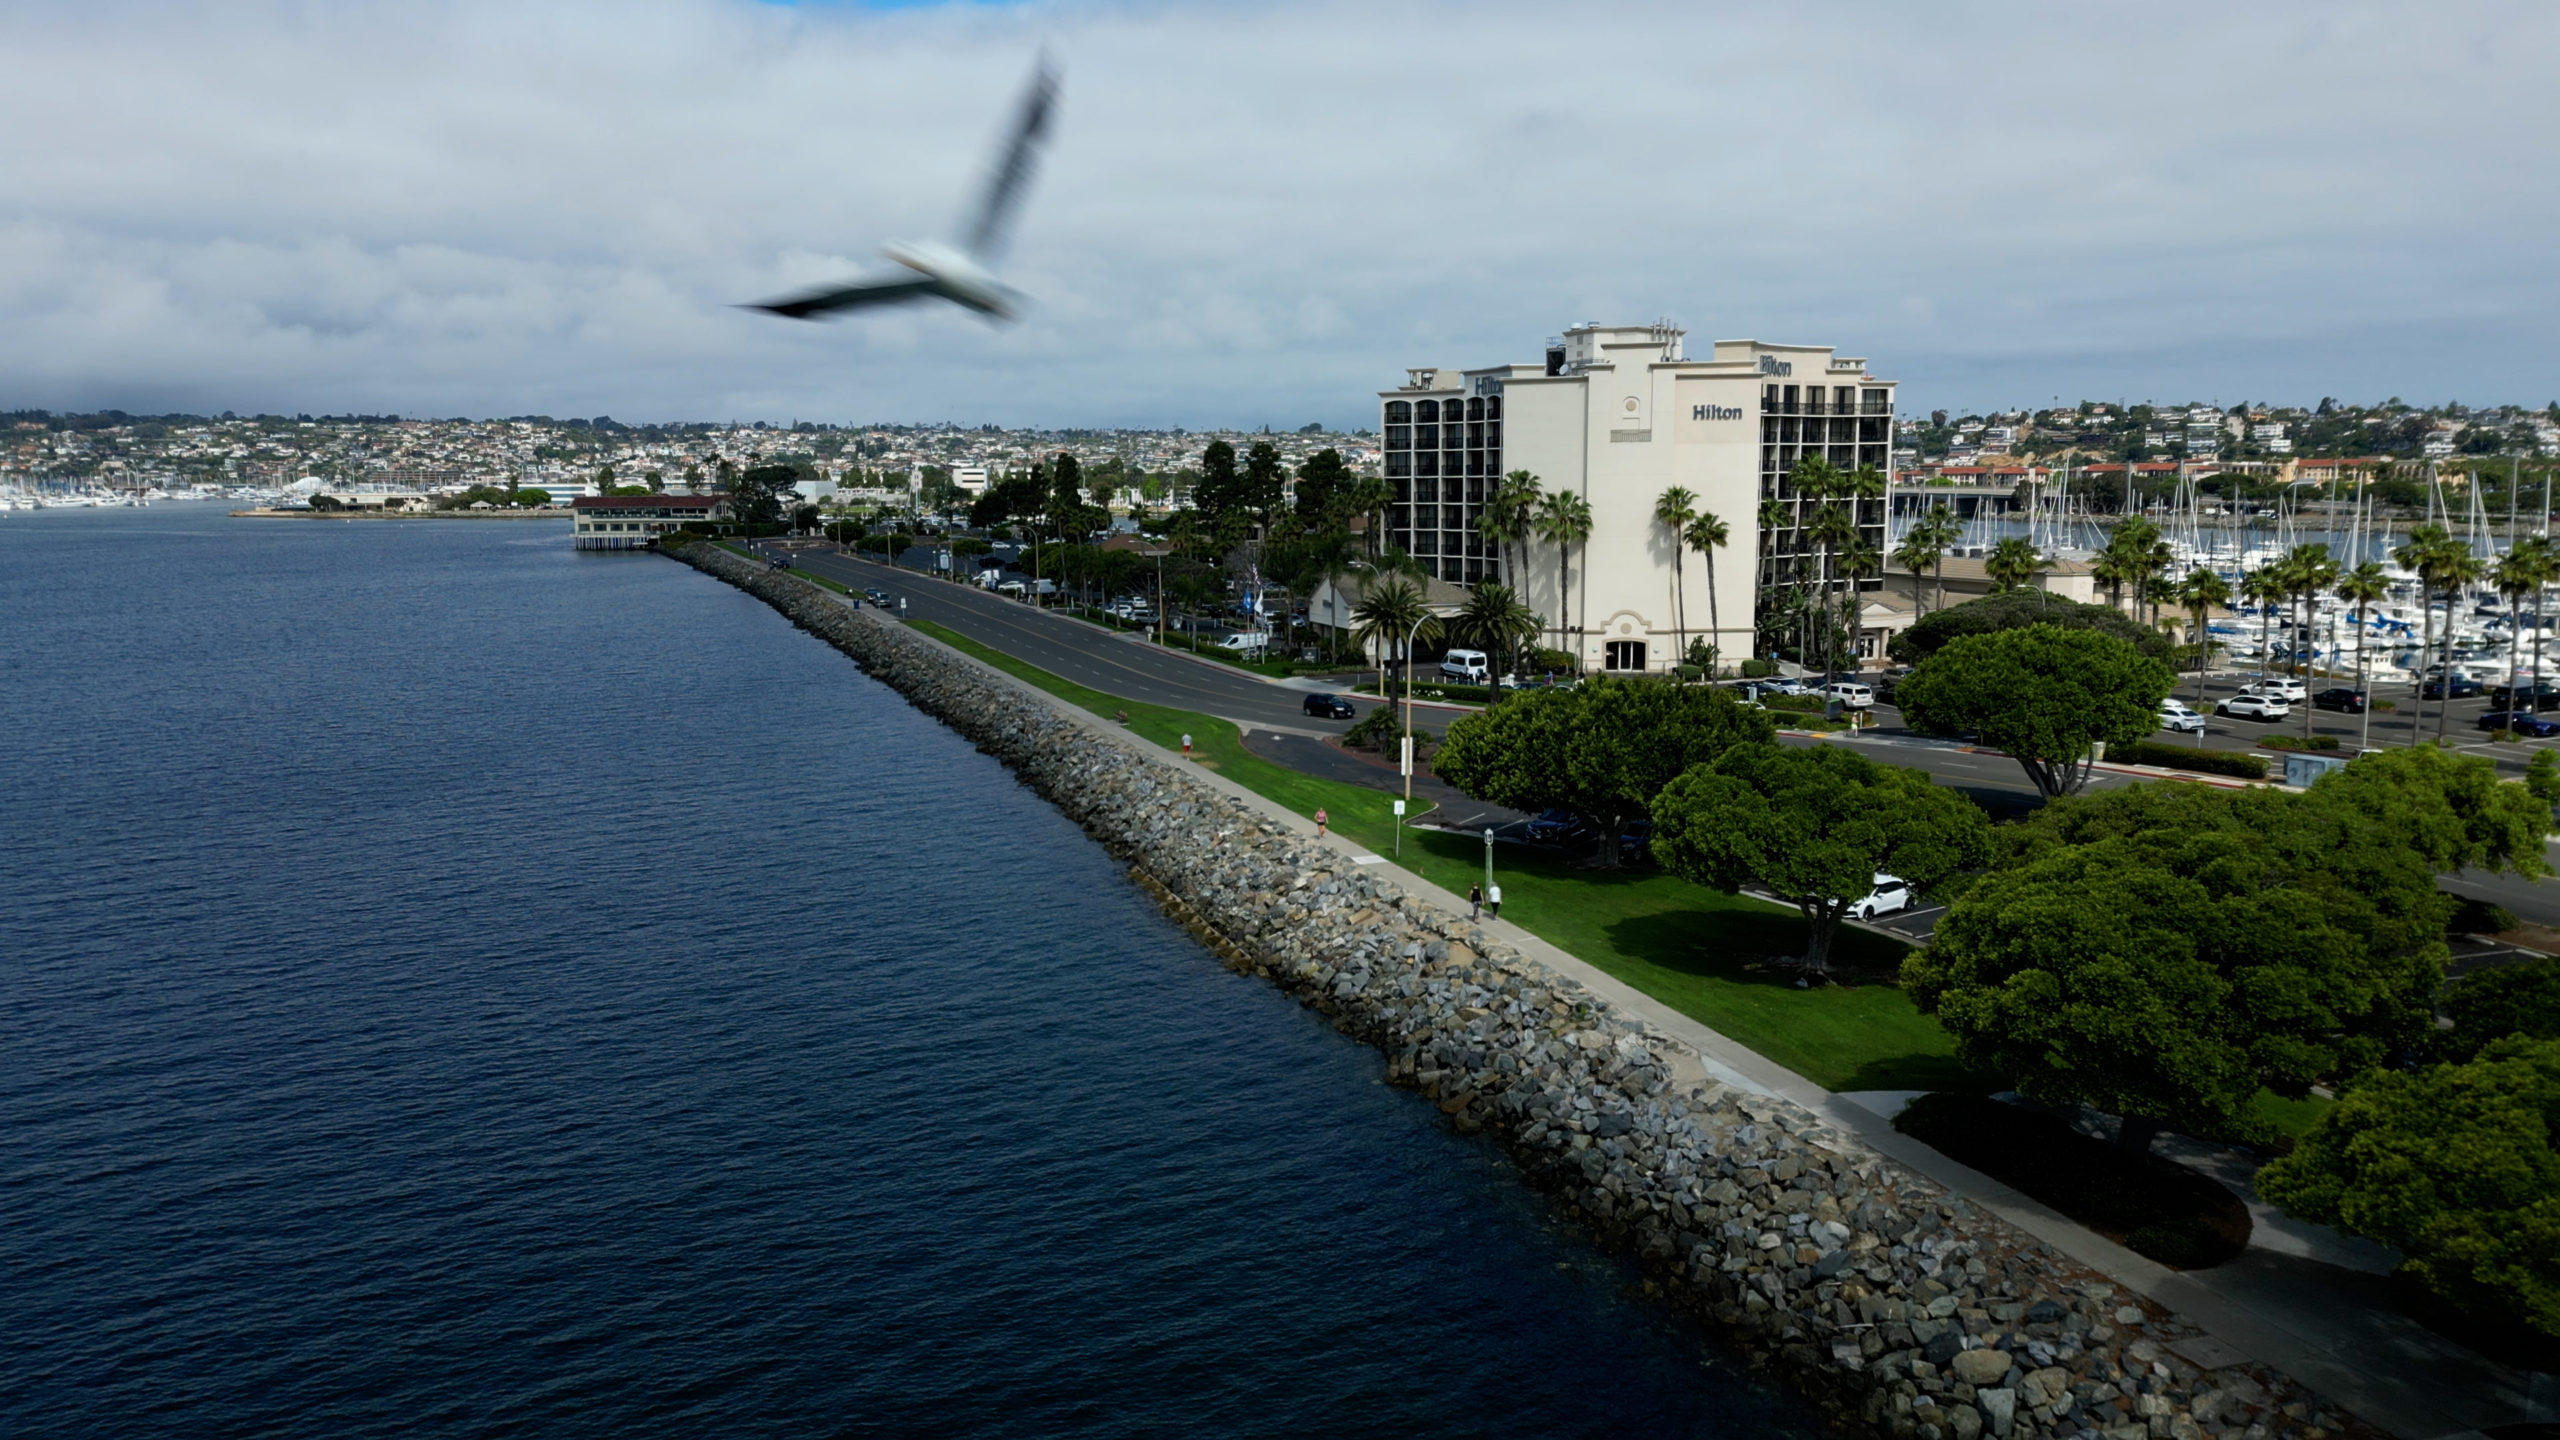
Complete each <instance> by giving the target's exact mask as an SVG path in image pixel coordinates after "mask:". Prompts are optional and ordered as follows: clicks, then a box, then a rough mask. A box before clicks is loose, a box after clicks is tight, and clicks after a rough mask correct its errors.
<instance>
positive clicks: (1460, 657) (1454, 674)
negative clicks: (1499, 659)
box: [1440, 650, 1493, 685]
mask: <svg viewBox="0 0 2560 1440" xmlns="http://www.w3.org/2000/svg"><path fill="white" fill-rule="evenodd" d="M1440 673H1441V674H1442V675H1445V676H1447V677H1448V678H1450V679H1452V680H1467V681H1472V682H1473V683H1475V684H1478V685H1482V684H1484V683H1485V682H1486V681H1488V680H1490V679H1492V678H1493V666H1492V662H1490V661H1488V660H1487V659H1486V658H1485V653H1484V652H1483V651H1481V650H1452V651H1450V652H1449V653H1448V654H1446V655H1443V656H1441V657H1440Z"/></svg>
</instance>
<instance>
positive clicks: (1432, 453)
mask: <svg viewBox="0 0 2560 1440" xmlns="http://www.w3.org/2000/svg"><path fill="white" fill-rule="evenodd" d="M1413 473H1414V474H1416V475H1437V474H1439V473H1440V452H1439V451H1437V450H1425V451H1423V452H1422V453H1421V454H1419V455H1416V456H1414V457H1413Z"/></svg>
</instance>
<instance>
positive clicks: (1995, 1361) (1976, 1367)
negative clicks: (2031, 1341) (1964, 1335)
mask: <svg viewBox="0 0 2560 1440" xmlns="http://www.w3.org/2000/svg"><path fill="white" fill-rule="evenodd" d="M1947 1368H1948V1369H1950V1370H1952V1371H1954V1372H1955V1377H1956V1378H1957V1379H1959V1380H1962V1381H1963V1382H1965V1383H1966V1384H1968V1385H1989V1384H1991V1383H1992V1382H1994V1381H1996V1380H1998V1379H1999V1378H2000V1377H2001V1376H2003V1375H2006V1374H2008V1373H2009V1354H2008V1352H2007V1351H2005V1350H1967V1351H1964V1352H1963V1353H1961V1354H1959V1355H1957V1356H1956V1357H1955V1359H1954V1361H1953V1362H1951V1363H1950V1364H1949V1365H1948V1367H1947Z"/></svg>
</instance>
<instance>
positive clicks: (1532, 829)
mask: <svg viewBox="0 0 2560 1440" xmlns="http://www.w3.org/2000/svg"><path fill="white" fill-rule="evenodd" d="M1528 832H1529V838H1530V839H1531V840H1533V841H1535V842H1537V843H1538V844H1541V845H1559V844H1562V843H1563V842H1565V841H1567V840H1572V839H1575V838H1577V837H1579V836H1583V835H1588V834H1590V833H1591V827H1590V826H1589V825H1588V824H1586V823H1584V821H1583V818H1582V817H1581V816H1579V815H1576V814H1574V813H1573V812H1572V811H1570V810H1544V811H1540V812H1539V813H1538V816H1537V818H1535V819H1533V820H1531V821H1530V822H1529V824H1528Z"/></svg>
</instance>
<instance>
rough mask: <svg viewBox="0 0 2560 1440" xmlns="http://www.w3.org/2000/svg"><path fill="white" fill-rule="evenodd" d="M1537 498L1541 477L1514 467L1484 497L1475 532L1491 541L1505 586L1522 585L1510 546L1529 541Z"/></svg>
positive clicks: (1535, 516)
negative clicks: (1482, 509)
mask: <svg viewBox="0 0 2560 1440" xmlns="http://www.w3.org/2000/svg"><path fill="white" fill-rule="evenodd" d="M1538 498H1539V497H1538V477H1537V476H1535V475H1532V474H1530V473H1529V472H1528V471H1526V470H1514V471H1512V472H1511V473H1510V474H1508V475H1505V476H1503V477H1502V479H1501V480H1499V481H1497V482H1496V483H1495V484H1494V487H1493V493H1492V494H1490V495H1487V496H1486V497H1485V501H1484V511H1483V513H1481V514H1479V515H1478V516H1477V517H1476V533H1477V534H1479V535H1482V536H1483V537H1484V538H1485V539H1486V540H1488V541H1491V542H1492V544H1493V547H1494V550H1495V552H1496V556H1497V558H1498V559H1499V560H1500V562H1501V570H1502V582H1503V583H1504V584H1506V585H1513V586H1516V585H1518V584H1519V573H1520V572H1519V571H1518V570H1516V569H1514V568H1512V564H1511V547H1512V546H1514V545H1525V544H1526V543H1527V541H1528V539H1529V533H1530V529H1531V527H1532V526H1533V525H1534V523H1535V521H1536V518H1537V513H1538Z"/></svg>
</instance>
